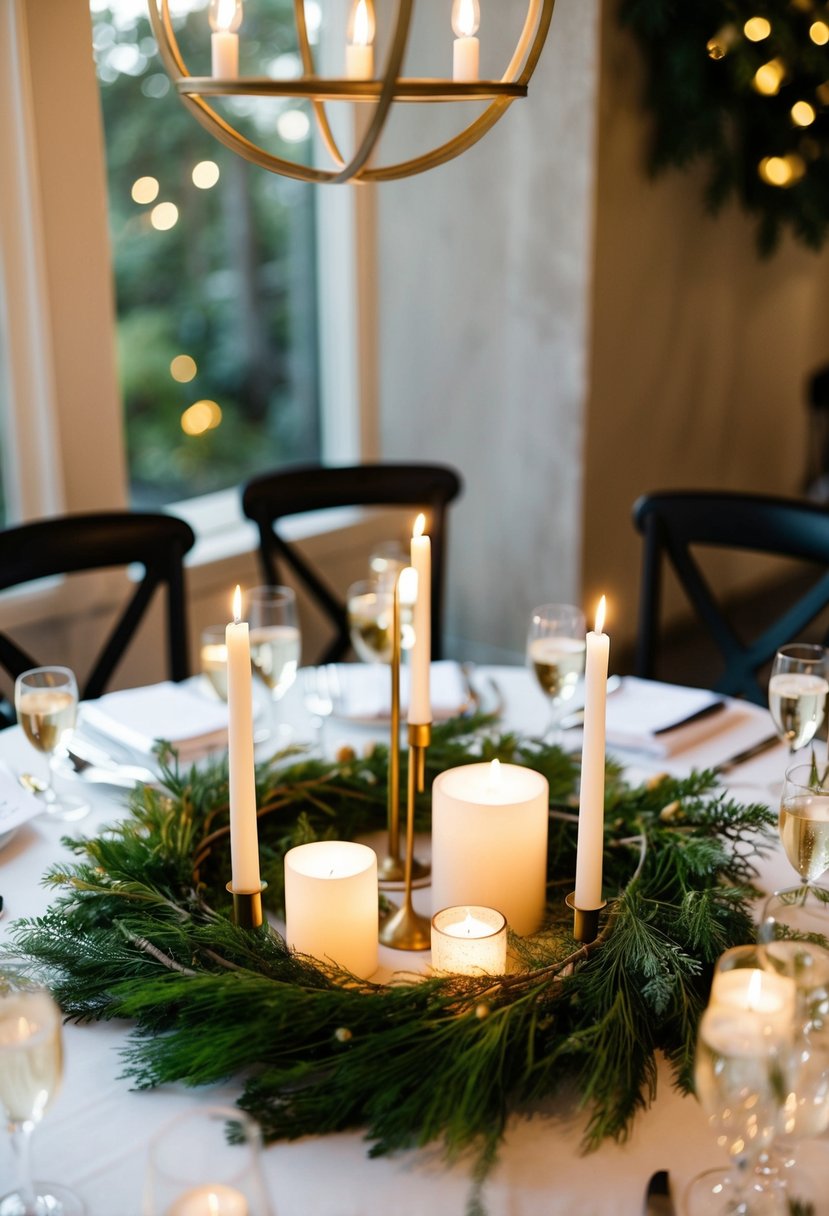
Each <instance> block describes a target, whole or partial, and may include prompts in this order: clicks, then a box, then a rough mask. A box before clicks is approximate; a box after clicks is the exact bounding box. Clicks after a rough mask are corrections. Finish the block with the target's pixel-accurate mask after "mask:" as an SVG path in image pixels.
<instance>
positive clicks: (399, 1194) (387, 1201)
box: [0, 668, 825, 1216]
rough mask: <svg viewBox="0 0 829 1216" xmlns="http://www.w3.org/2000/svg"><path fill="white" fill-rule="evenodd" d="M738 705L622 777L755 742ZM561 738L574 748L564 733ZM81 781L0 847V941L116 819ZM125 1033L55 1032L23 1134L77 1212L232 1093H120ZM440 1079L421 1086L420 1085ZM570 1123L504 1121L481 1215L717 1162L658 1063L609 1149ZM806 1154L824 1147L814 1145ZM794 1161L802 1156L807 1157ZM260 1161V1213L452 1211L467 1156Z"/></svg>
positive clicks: (288, 706) (323, 1141) (309, 1143)
mask: <svg viewBox="0 0 829 1216" xmlns="http://www.w3.org/2000/svg"><path fill="white" fill-rule="evenodd" d="M476 678H477V680H478V681H483V680H485V679H487V678H492V679H494V680H495V681H496V682H497V685H498V687H499V689H500V691H501V692H502V693H503V695H504V698H505V722H506V723H507V724H508V725H509V726H510V727H511V728H515V729H518V730H522V731H526V732H528V733H536V732H538V731H539V730H540V729H543V726H544V724H545V723H546V721H547V716H548V709H547V705H546V700H545V698H544V697H543V696H542V694H541V693H540V692H539V691H538V689H537V687H536V686H535V685H534V683H533V682H532V679H531V677H530V675H529V673H527V672H526V671H524V670H522V669H519V668H489V669H487V668H482V669H480V670H479V672H478V673H477V677H476ZM299 687H300V686H299V684H298V685H297V686H296V687H295V689H294V690H292V692H291V693H290V694H289V695H288V696H287V697H286V698H285V700H284V701H283V702H282V703H281V704H282V707H284V712H285V715H286V717H288V718H291V719H292V720H293V721H294V722H295V723H296V725H297V728H298V730H300V732H302V731H303V730H304V731H305V733H306V734H307V733H308V732H309V730H310V729H311V728H310V726H309V723H308V721H307V716H306V715H305V711H304V709H303V706H302V700H301V695H300V691H299ZM746 709H747V712H746V715H745V720H744V721H743V722H742V723H740V724H739V725H738V726H737V727H736V728H735V729H731V730H729V732H728V733H727V735H715V736H713V737H711V738H708V739H706V740H705V742H704V743H703V744H702V745H700V746H698V747H696V748H695V749H694V750H692V751H687V752H685V753H682V754H678V755H673V756H671V758H670V759H669V760H667V761H645V762H642V761H641V760H638V759H637V760H634V759H632V758H631V757H628V758H627V759H628V762H629V763H630V764H631V767H632V768H634V767H635V770H636V772H637V773H648V772H656V771H663V770H666V769H667V770H669V771H672V772H676V773H682V772H684V771H687V770H688V769H690V768H691V767H692V766H697V767H700V766H704V765H710V764H716V763H717V762H718V761H720V760H722V759H724V758H725V757H726V756H728V755H731V754H732V753H734V752H736V751H738V750H740V749H741V748H742V747H744V746H746V745H748V744H750V743H752V742H755V741H757V740H758V739H760V738H762V737H763V736H764V735H766V734H768V733H769V730H770V720H769V717H768V714H767V713H766V712H764V711H762V710H759V709H755V708H754V707H750V706H749V707H746ZM375 729H376V728H375ZM371 737H372V732H371V731H370V730H369V729H367V728H356V727H353V726H350V725H349V724H348V723H345V722H339V721H335V720H330V721H329V722H327V723H326V726H325V743H326V746H327V747H328V748H330V749H333V748H334V747H335V746H336V745H337V743H339V742H340V741H343V742H350V743H352V744H353V745H355V746H357V747H360V746H363V745H365V743H366V742H368V741H369V740H370V738H371ZM568 737H569V738H572V740H573V744H574V746H575V745H577V743H578V735H577V733H575V732H573V734H572V735H570V736H568ZM0 759H1V760H5V761H6V762H7V763H8V764H9V765H11V766H12V767H13V768H14V769H15V770H16V771H20V770H31V769H34V768H35V767H36V765H37V764H38V763H39V760H38V757H36V756H35V754H34V753H33V751H32V750H31V748H30V747H29V746H28V745H27V743H26V741H25V739H24V738H23V736H22V734H21V732H20V731H19V730H18V729H17V728H14V729H11V730H6V731H4V732H2V733H0ZM785 764H786V753H785V749H784V748H783V747H782V746H780V747H778V748H775V749H774V750H772V751H769V752H766V753H764V754H763V755H762V756H760V757H758V758H757V759H756V760H754V761H752V762H750V763H748V764H745V765H743V766H741V767H740V768H738V769H737V770H736V771H735V772H733V773H732V774H730V775H729V777H728V778H727V781H728V783H729V784H730V785H731V786H733V787H734V789H735V793H736V794H737V796H739V797H743V798H745V799H746V800H749V799H751V800H762V799H764V798H768V797H770V795H769V787H770V784H771V783H773V782H775V781H777V780H779V779H780V778H781V777H782V774H783V770H784V767H785ZM83 788H84V790H85V791H86V792H88V794H89V796H90V799H91V800H92V802H93V812H92V814H91V815H90V816H88V818H87V819H85V820H83V821H82V822H81V823H80V824H77V825H68V826H67V825H59V824H56V823H52V822H49V821H47V820H45V819H41V818H38V819H36V820H34V821H33V822H32V823H31V824H29V825H27V826H26V827H24V828H22V829H20V830H19V832H18V833H17V835H16V836H15V838H14V839H13V840H12V841H11V843H10V844H8V845H7V847H6V848H5V849H4V850H2V851H0V892H2V894H3V896H4V899H5V903H6V918H5V919H4V920H3V921H2V922H0V934H2V933H5V932H6V931H7V927H8V923H9V919H10V918H12V917H20V916H35V915H38V914H39V913H41V912H43V911H44V910H45V909H46V907H47V906H48V904H49V901H50V893H49V892H47V891H46V890H45V889H44V888H43V887H42V886H41V885H40V879H41V877H42V875H43V873H44V872H45V871H46V869H47V868H48V867H49V865H50V864H52V863H53V862H54V861H55V860H56V859H57V858H59V857H60V856H61V855H62V847H61V845H60V843H59V841H60V836H61V834H63V833H64V832H69V833H70V834H71V833H72V832H73V830H75V831H82V832H85V833H87V834H95V833H97V831H98V830H99V829H100V827H101V826H102V824H104V823H106V822H108V821H110V820H111V819H112V818H114V817H115V816H116V815H117V813H118V807H119V805H120V804H121V803H120V801H119V797H120V796H119V795H118V793H116V792H114V791H113V790H112V789H110V788H108V787H106V788H104V787H100V786H98V787H96V786H93V785H90V784H84V786H83ZM792 881H793V875H792V872H791V870H790V869H789V867H788V865H787V863H786V862H785V859H784V858H782V856H781V855H779V854H777V855H775V856H774V857H772V858H771V859H769V861H767V862H765V863H764V864H763V868H762V877H761V883H762V885H763V886H764V887H766V889H769V890H771V889H774V887H776V886H785V885H789V884H791V882H792ZM416 898H417V900H418V901H420V903H421V910H422V911H424V912H426V911H427V910H428V891H422V892H418V893H416ZM409 957H410V956H402V957H401V956H400V955H395V954H394V952H392V951H385V952H384V959H383V961H384V963H385V964H386V965H387V966H389V965H391V966H395V965H396V966H398V967H406V966H407V963H408V959H409ZM127 1030H128V1027H126V1026H123V1025H104V1024H94V1025H90V1026H83V1027H77V1026H68V1027H67V1028H66V1075H65V1081H64V1085H63V1088H62V1090H61V1092H60V1094H59V1095H58V1097H57V1098H56V1100H55V1102H54V1104H53V1106H52V1107H51V1108H50V1109H49V1111H48V1112H47V1115H46V1118H45V1120H44V1122H43V1124H42V1125H41V1127H40V1128H39V1129H38V1131H37V1133H36V1135H35V1138H34V1162H35V1172H36V1176H38V1177H41V1178H50V1179H53V1180H56V1181H58V1180H60V1181H63V1182H65V1183H67V1184H68V1185H70V1186H72V1187H74V1188H75V1189H76V1190H77V1191H78V1192H80V1193H81V1195H82V1196H83V1198H84V1199H85V1201H86V1203H87V1205H88V1209H89V1213H90V1216H140V1213H141V1210H142V1198H141V1197H142V1188H143V1177H144V1171H145V1160H146V1146H147V1143H148V1141H149V1139H150V1138H151V1136H152V1135H153V1133H154V1132H155V1131H156V1130H157V1129H158V1128H159V1127H160V1125H161V1124H162V1123H163V1122H164V1121H165V1120H167V1119H168V1118H170V1117H172V1116H173V1115H174V1114H177V1113H179V1112H181V1111H183V1110H185V1109H186V1108H187V1107H188V1106H190V1105H191V1104H192V1103H194V1102H205V1103H206V1102H216V1101H219V1102H227V1103H228V1104H231V1105H232V1103H233V1099H234V1097H235V1096H236V1093H237V1088H236V1086H235V1085H233V1084H229V1085H227V1086H223V1087H213V1088H211V1089H209V1090H198V1091H193V1090H186V1089H184V1088H183V1087H166V1088H163V1089H160V1090H156V1091H153V1092H146V1093H136V1092H131V1091H130V1088H129V1085H128V1083H127V1082H126V1081H125V1080H123V1079H122V1078H121V1077H120V1076H119V1074H120V1072H121V1067H120V1061H119V1055H118V1049H119V1047H120V1046H121V1045H122V1044H123V1042H124V1039H125V1036H126V1033H127ZM439 1083H440V1079H439V1078H436V1079H435V1084H439ZM583 1123H584V1121H583V1118H582V1117H581V1116H580V1115H579V1114H578V1113H577V1112H574V1111H572V1110H571V1109H569V1108H567V1107H564V1106H561V1107H558V1108H557V1109H556V1110H555V1111H550V1112H547V1113H544V1114H541V1113H539V1114H538V1115H536V1116H535V1117H534V1118H532V1119H525V1118H516V1119H513V1120H512V1121H511V1123H510V1126H509V1129H508V1134H507V1137H506V1141H505V1143H504V1145H503V1148H502V1151H501V1155H500V1160H499V1163H498V1165H497V1167H496V1168H495V1170H494V1171H493V1174H492V1176H491V1179H490V1181H489V1183H488V1185H487V1188H486V1203H487V1208H488V1211H489V1214H490V1216H559V1214H561V1216H563V1214H565V1213H566V1214H568V1216H570V1214H572V1216H575V1214H578V1216H618V1214H620V1213H631V1216H638V1214H639V1213H640V1212H641V1210H642V1197H643V1192H644V1188H645V1185H646V1182H647V1179H648V1177H649V1176H650V1174H651V1173H652V1172H653V1171H654V1170H657V1169H664V1168H668V1169H670V1171H671V1177H672V1179H673V1183H674V1187H675V1189H676V1190H681V1188H682V1187H683V1185H684V1183H685V1182H686V1181H687V1180H688V1179H689V1178H690V1177H691V1176H692V1175H693V1174H694V1173H696V1172H697V1171H698V1170H699V1169H701V1168H703V1167H705V1166H707V1165H714V1164H717V1163H718V1161H719V1160H720V1158H719V1152H718V1150H717V1148H716V1146H715V1144H714V1140H713V1136H712V1134H711V1132H710V1131H709V1130H708V1129H707V1127H706V1125H705V1121H704V1119H703V1117H702V1114H701V1112H700V1110H699V1108H698V1106H697V1104H696V1101H695V1100H694V1099H693V1098H683V1097H681V1096H680V1095H679V1094H677V1093H676V1092H675V1091H674V1090H673V1089H672V1087H671V1084H670V1078H669V1074H668V1071H667V1069H666V1068H664V1067H663V1068H662V1069H661V1070H660V1083H659V1093H658V1097H657V1100H656V1103H655V1104H654V1106H653V1107H652V1108H651V1109H650V1110H648V1111H646V1112H644V1113H642V1114H640V1115H639V1116H638V1117H637V1118H636V1121H635V1123H634V1125H633V1130H632V1133H631V1136H630V1137H629V1139H628V1140H627V1141H626V1142H625V1143H624V1144H621V1145H619V1144H614V1143H608V1144H605V1145H604V1146H603V1147H602V1148H601V1149H600V1150H599V1151H598V1152H597V1153H594V1154H591V1155H589V1156H586V1157H585V1156H583V1155H582V1154H581V1150H580V1141H581V1135H582V1130H583ZM819 1148H820V1151H821V1152H824V1151H825V1144H824V1145H821V1146H819ZM810 1151H811V1150H810ZM809 1155H810V1152H804V1154H803V1156H804V1157H805V1158H807V1159H808V1157H809ZM264 1158H265V1160H264V1166H265V1172H266V1176H267V1179H268V1183H269V1186H270V1195H271V1203H272V1206H273V1210H274V1213H275V1216H379V1214H380V1213H393V1214H394V1216H424V1214H425V1213H429V1216H461V1214H462V1213H463V1211H464V1208H465V1204H466V1199H467V1196H468V1193H469V1172H468V1163H466V1164H457V1165H455V1166H453V1167H451V1168H447V1167H446V1165H445V1164H444V1162H443V1161H442V1159H441V1154H440V1150H439V1149H438V1148H433V1149H429V1150H426V1151H418V1152H411V1153H405V1154H401V1155H398V1156H395V1157H393V1158H381V1159H372V1160H370V1159H369V1158H368V1156H367V1146H366V1144H365V1142H364V1141H363V1140H362V1138H361V1136H360V1135H359V1134H358V1133H353V1134H352V1133H348V1134H341V1135H333V1136H327V1137H324V1138H322V1137H320V1138H317V1137H306V1138H304V1139H302V1140H299V1141H296V1142H294V1143H291V1144H278V1145H274V1146H271V1147H270V1148H268V1149H267V1150H266V1152H265V1154H264ZM13 1173H14V1171H13V1163H12V1160H11V1154H10V1150H9V1145H8V1141H7V1139H6V1138H4V1137H2V1136H0V1194H2V1192H3V1191H4V1190H6V1189H7V1187H8V1185H10V1181H11V1179H12V1178H13Z"/></svg>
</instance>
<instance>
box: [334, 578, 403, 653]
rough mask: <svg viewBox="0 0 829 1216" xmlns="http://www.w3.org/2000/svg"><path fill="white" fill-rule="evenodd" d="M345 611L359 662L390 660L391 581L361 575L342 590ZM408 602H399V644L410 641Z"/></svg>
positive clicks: (392, 585) (392, 603)
mask: <svg viewBox="0 0 829 1216" xmlns="http://www.w3.org/2000/svg"><path fill="white" fill-rule="evenodd" d="M346 614H347V617H348V630H349V633H350V635H351V645H352V646H353V647H354V651H355V654H356V655H357V657H358V658H359V659H360V660H361V661H362V662H363V663H390V662H391V656H392V617H393V614H394V581H393V580H392V581H390V582H382V581H380V580H378V579H361V580H360V581H359V582H356V583H352V584H351V586H350V587H349V588H348V591H347V593H346ZM412 616H413V613H412V606H411V604H404V603H402V602H401V604H400V647H401V650H402V651H404V652H405V651H408V650H411V648H412V646H413V645H414V628H413V624H412Z"/></svg>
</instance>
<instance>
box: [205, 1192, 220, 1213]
mask: <svg viewBox="0 0 829 1216" xmlns="http://www.w3.org/2000/svg"><path fill="white" fill-rule="evenodd" d="M207 1211H208V1216H219V1196H218V1195H217V1194H216V1192H215V1191H211V1192H210V1194H209V1195H208V1196H207Z"/></svg>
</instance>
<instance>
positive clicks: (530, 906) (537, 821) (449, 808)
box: [432, 760, 549, 934]
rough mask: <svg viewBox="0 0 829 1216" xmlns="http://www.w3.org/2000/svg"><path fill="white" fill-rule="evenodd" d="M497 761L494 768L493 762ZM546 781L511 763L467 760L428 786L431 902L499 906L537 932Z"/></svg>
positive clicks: (520, 929) (522, 927) (516, 925)
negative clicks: (430, 811) (430, 820)
mask: <svg viewBox="0 0 829 1216" xmlns="http://www.w3.org/2000/svg"><path fill="white" fill-rule="evenodd" d="M493 766H494V767H493ZM548 816H549V793H548V786H547V781H546V779H545V778H544V777H542V775H541V774H540V773H536V772H535V771H534V770H533V769H529V768H522V767H520V766H519V765H516V764H501V765H499V764H498V761H497V760H494V761H492V763H491V764H466V765H463V766H462V767H460V768H453V769H448V770H447V771H446V772H444V773H440V774H439V775H438V776H437V777H436V778H435V781H434V784H433V786H432V908H433V911H438V910H439V909H442V908H447V907H451V906H456V905H467V904H469V905H471V904H480V905H482V906H484V907H489V908H497V909H498V910H499V911H500V912H502V913H503V915H504V916H505V917H506V919H507V921H508V922H509V924H510V926H511V928H512V929H513V930H514V931H515V932H516V933H520V934H526V933H534V932H535V930H536V929H538V927H539V926H540V924H541V921H542V918H543V916H544V906H545V895H546V883H547V822H548Z"/></svg>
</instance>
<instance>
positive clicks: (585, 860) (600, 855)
mask: <svg viewBox="0 0 829 1216" xmlns="http://www.w3.org/2000/svg"><path fill="white" fill-rule="evenodd" d="M604 616H605V597H604V596H602V598H601V600H600V601H599V607H598V610H597V612H596V629H595V631H593V630H591V631H590V632H589V633H588V635H587V638H586V655H585V667H584V742H583V743H582V752H581V788H580V793H579V833H578V851H577V853H576V895H575V903H576V907H577V908H578V909H580V910H581V911H584V912H589V911H593V910H595V909H596V908H600V907H601V906H602V864H603V861H604V769H605V717H606V713H607V666H608V661H609V657H610V638H609V637H608V636H607V634H606V633H604Z"/></svg>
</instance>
